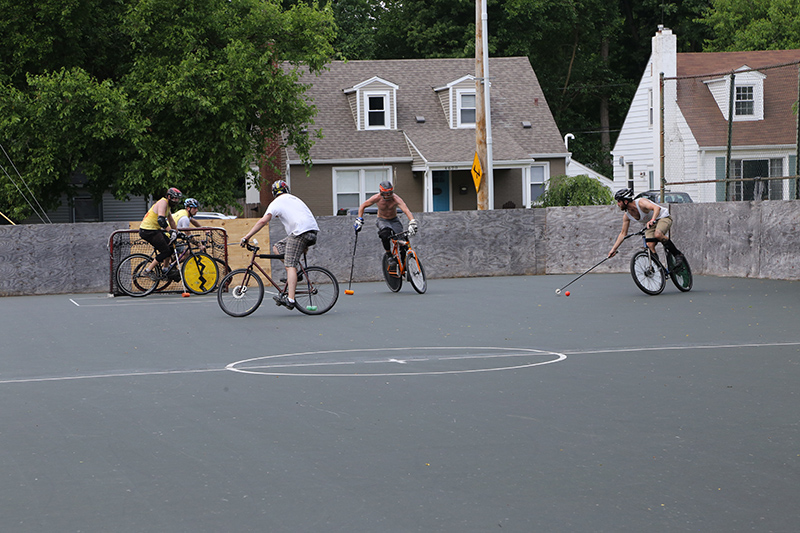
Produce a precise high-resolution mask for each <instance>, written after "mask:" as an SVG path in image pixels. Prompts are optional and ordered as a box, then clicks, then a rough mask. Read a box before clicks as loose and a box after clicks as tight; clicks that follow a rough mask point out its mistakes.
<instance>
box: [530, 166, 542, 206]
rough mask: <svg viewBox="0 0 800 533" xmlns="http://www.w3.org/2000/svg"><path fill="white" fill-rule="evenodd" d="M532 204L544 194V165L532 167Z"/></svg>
mask: <svg viewBox="0 0 800 533" xmlns="http://www.w3.org/2000/svg"><path fill="white" fill-rule="evenodd" d="M530 187H531V204H535V203H537V202H538V201H539V197H540V196H541V195H543V194H544V189H545V183H544V167H543V166H533V167H531V185H530Z"/></svg>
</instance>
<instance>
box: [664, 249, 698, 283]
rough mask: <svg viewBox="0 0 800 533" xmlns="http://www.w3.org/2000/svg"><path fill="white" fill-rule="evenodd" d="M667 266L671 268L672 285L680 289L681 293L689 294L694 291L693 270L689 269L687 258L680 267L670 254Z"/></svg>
mask: <svg viewBox="0 0 800 533" xmlns="http://www.w3.org/2000/svg"><path fill="white" fill-rule="evenodd" d="M667 266H668V267H669V277H670V278H672V283H674V284H675V286H676V287H678V290H679V291H681V292H689V291H690V290H692V269H691V268H690V267H689V261H687V260H686V257H684V258H683V261H682V262H681V264H680V265H679V264H677V263H676V261H675V257H673V255H672V254H669V253H668V254H667Z"/></svg>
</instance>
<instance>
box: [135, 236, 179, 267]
mask: <svg viewBox="0 0 800 533" xmlns="http://www.w3.org/2000/svg"><path fill="white" fill-rule="evenodd" d="M139 236H140V237H141V238H142V239H144V240H146V241H147V242H149V243H150V244H152V245H153V248H155V249H156V252H158V253H157V254H156V259H158V260H159V261H163V260H164V259H166V258H167V257H169V256H171V255H172V248H170V246H169V241H168V240H167V236H166V235H165V234H164V232H163V231H161V230H160V229H139Z"/></svg>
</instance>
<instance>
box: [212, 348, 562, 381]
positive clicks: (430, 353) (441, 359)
mask: <svg viewBox="0 0 800 533" xmlns="http://www.w3.org/2000/svg"><path fill="white" fill-rule="evenodd" d="M445 351H450V352H452V353H451V354H443V353H441V352H445ZM376 352H377V353H382V354H384V356H383V357H372V358H364V357H360V358H354V357H341V356H342V355H344V354H350V355H351V356H352V355H355V354H359V353H362V354H372V353H376ZM386 352H391V353H390V354H386ZM397 352H402V354H399V355H396V356H395V355H394V354H395V353H397ZM332 355H333V356H336V357H333V358H331V357H330V356H332ZM320 356H322V357H324V358H327V359H325V360H317V358H319V357H320ZM532 357H536V358H541V357H549V359H547V360H545V361H540V360H537V361H529V362H525V363H522V364H500V362H501V361H502V360H509V359H513V360H515V361H516V362H519V358H528V359H530V358H532ZM287 358H293V359H294V360H293V361H290V362H285V363H281V362H277V361H276V360H278V359H287ZM298 358H300V359H301V360H300V361H297V359H298ZM304 358H307V359H311V358H314V359H313V360H308V361H304V360H303V359H304ZM566 358H567V356H566V355H564V354H562V353H558V352H551V351H548V350H536V349H532V348H502V347H495V346H436V347H404V348H353V349H348V350H325V351H314V352H299V353H288V354H278V355H266V356H262V357H253V358H251V359H244V360H242V361H237V362H235V363H231V364H229V365H228V366H226V367H225V368H226V369H227V370H231V371H233V372H240V373H242V374H259V375H264V376H296V377H391V376H435V375H446V374H469V373H476V372H496V371H498V370H517V369H521V368H530V367H534V366H541V365H547V364H550V363H558V362H560V361H563V360H564V359H566ZM489 361H491V362H494V363H497V364H494V365H492V364H488V363H487V362H489ZM475 363H477V364H475ZM442 364H443V365H445V366H446V365H450V364H454V365H458V366H461V368H456V369H452V370H424V369H419V370H403V371H398V372H386V371H378V372H370V371H368V369H369V368H383V367H385V366H391V367H394V368H398V369H399V368H404V369H405V368H417V367H421V366H437V365H442ZM470 364H472V367H471V368H465V367H468V366H469V365H470ZM406 365H409V366H406ZM355 367H359V368H363V370H364V371H363V372H354V371H352V369H353V368H355ZM302 368H317V369H323V368H341V369H342V371H341V372H331V371H330V370H329V371H327V372H326V371H320V372H311V371H309V372H303V371H300V370H299V369H302ZM348 370H349V371H348Z"/></svg>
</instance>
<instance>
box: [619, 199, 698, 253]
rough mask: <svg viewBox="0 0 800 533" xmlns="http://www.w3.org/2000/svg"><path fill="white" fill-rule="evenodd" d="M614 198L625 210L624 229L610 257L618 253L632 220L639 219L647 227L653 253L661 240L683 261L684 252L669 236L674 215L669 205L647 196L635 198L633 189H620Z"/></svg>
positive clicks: (622, 209)
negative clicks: (652, 200)
mask: <svg viewBox="0 0 800 533" xmlns="http://www.w3.org/2000/svg"><path fill="white" fill-rule="evenodd" d="M614 199H615V200H616V201H617V206H618V207H619V208H620V211H623V215H622V231H620V233H619V235H618V236H617V240H616V242H615V243H614V246H612V247H611V250H610V251H609V252H608V257H614V256H615V255H616V254H617V248H619V246H620V244H622V241H623V240H625V236H626V235H627V234H628V228H629V227H630V224H631V220H638V221H639V222H641V223H642V224H644V225H645V227H646V228H647V231H645V234H644V236H645V239H646V241H647V246H648V247H649V248H650V250H651V251H652V252H653V253H655V251H656V242H660V243H662V244H663V245H664V248H666V249H667V250H669V251H670V253H671V254H672V255H673V257H675V261H676V263H677V264H679V265H680V264H682V263H683V254H682V253H681V252H679V251H678V249H677V248H676V247H675V244H673V242H672V241H671V240H670V239H669V237H667V233H668V232H669V228H671V227H672V217H670V216H669V209H668V208H667V207H664V206H661V205H658V204H656V203H653V202H651V201H650V200H648V199H647V198H637V199H636V200H634V199H633V189H620V190H618V191H617V192H616V193H615V194H614Z"/></svg>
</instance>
